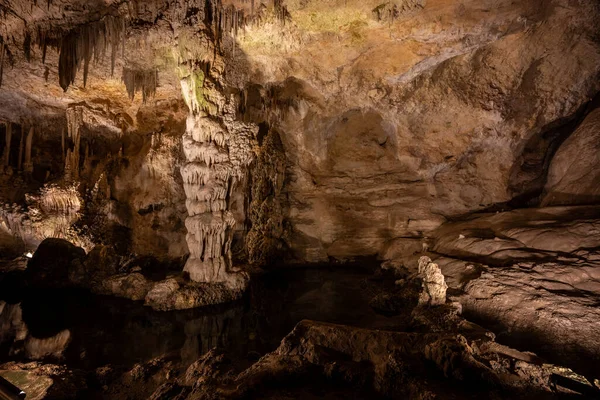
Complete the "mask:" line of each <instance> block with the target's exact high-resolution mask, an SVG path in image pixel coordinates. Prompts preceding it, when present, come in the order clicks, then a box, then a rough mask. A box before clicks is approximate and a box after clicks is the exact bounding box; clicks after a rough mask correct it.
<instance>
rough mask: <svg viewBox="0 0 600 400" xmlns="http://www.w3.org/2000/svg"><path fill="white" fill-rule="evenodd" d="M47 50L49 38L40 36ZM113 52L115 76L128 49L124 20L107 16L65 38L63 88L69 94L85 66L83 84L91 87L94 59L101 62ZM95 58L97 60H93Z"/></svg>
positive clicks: (61, 62)
mask: <svg viewBox="0 0 600 400" xmlns="http://www.w3.org/2000/svg"><path fill="white" fill-rule="evenodd" d="M38 36H39V37H41V38H42V40H43V44H42V45H43V46H46V44H45V43H46V40H47V39H46V35H45V34H41V35H38ZM108 46H110V50H111V74H114V70H115V63H116V58H117V52H118V49H119V47H123V50H124V46H125V22H124V19H122V18H120V17H115V16H111V15H107V16H105V17H104V18H102V19H101V20H100V21H97V22H92V23H89V24H86V25H83V26H81V27H78V28H76V29H74V30H72V31H70V32H68V33H67V34H66V35H65V36H63V37H62V39H61V43H60V55H59V64H58V75H59V80H60V86H61V87H62V88H63V90H64V91H67V89H68V88H69V86H70V85H72V84H73V83H74V82H75V78H76V76H77V71H78V69H79V67H80V65H81V63H82V62H83V84H84V86H85V85H86V84H87V78H88V72H89V64H90V61H91V60H92V59H93V60H94V61H96V62H97V61H99V60H101V59H102V58H103V57H104V54H105V53H106V47H108ZM92 56H93V57H92Z"/></svg>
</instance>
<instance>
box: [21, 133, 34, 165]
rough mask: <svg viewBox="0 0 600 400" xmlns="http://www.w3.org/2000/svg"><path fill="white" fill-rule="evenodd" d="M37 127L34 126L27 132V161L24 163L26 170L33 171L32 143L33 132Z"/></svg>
mask: <svg viewBox="0 0 600 400" xmlns="http://www.w3.org/2000/svg"><path fill="white" fill-rule="evenodd" d="M34 133H35V129H34V127H33V126H32V127H31V128H30V129H29V132H28V133H27V137H26V139H25V162H24V163H23V170H24V171H25V172H33V163H32V162H31V145H32V144H33V134H34Z"/></svg>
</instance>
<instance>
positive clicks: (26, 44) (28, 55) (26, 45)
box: [23, 31, 31, 61]
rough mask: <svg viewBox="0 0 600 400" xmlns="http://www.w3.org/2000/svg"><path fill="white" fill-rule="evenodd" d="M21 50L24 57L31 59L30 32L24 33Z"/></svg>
mask: <svg viewBox="0 0 600 400" xmlns="http://www.w3.org/2000/svg"><path fill="white" fill-rule="evenodd" d="M23 52H24V53H25V59H26V60H27V61H31V33H29V31H28V32H26V33H25V40H24V41H23Z"/></svg>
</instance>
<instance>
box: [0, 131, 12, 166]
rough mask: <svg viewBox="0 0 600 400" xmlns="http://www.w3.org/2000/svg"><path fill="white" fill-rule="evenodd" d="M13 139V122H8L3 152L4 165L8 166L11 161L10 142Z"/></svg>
mask: <svg viewBox="0 0 600 400" xmlns="http://www.w3.org/2000/svg"><path fill="white" fill-rule="evenodd" d="M11 140H12V123H11V122H7V123H6V133H5V142H4V152H3V153H2V165H3V166H5V167H7V166H8V165H9V162H10V142H11Z"/></svg>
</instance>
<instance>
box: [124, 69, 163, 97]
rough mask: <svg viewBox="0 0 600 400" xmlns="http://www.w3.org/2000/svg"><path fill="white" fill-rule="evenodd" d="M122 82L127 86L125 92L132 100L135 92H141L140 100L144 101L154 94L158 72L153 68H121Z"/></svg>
mask: <svg viewBox="0 0 600 400" xmlns="http://www.w3.org/2000/svg"><path fill="white" fill-rule="evenodd" d="M122 80H123V82H124V83H125V87H126V88H127V94H128V95H129V98H130V99H131V100H132V101H133V99H134V98H135V94H136V93H137V92H142V101H143V102H144V103H145V102H146V100H148V99H149V98H150V97H154V95H155V94H156V87H157V86H158V72H157V71H156V70H155V69H149V70H139V69H131V68H123V77H122Z"/></svg>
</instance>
